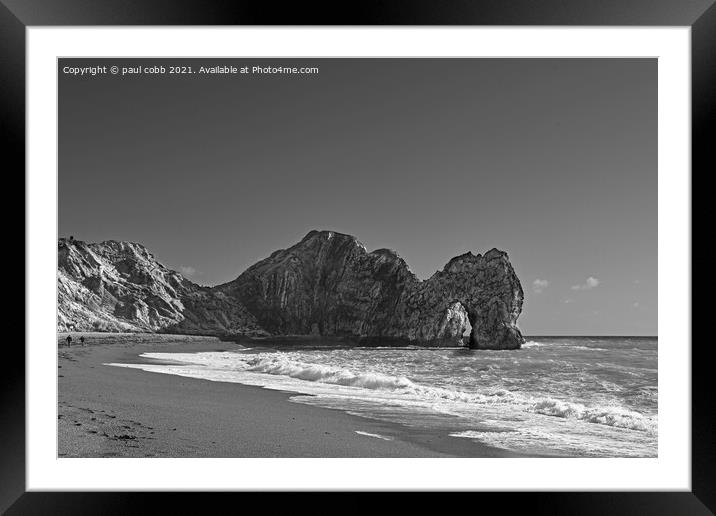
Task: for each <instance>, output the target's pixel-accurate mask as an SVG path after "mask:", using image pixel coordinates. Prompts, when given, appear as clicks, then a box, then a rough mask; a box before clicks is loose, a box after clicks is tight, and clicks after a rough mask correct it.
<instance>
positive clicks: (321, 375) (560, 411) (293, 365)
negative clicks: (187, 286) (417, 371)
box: [246, 354, 657, 434]
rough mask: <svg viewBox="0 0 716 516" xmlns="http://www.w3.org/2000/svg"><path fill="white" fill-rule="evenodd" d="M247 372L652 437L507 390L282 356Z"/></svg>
mask: <svg viewBox="0 0 716 516" xmlns="http://www.w3.org/2000/svg"><path fill="white" fill-rule="evenodd" d="M246 365H247V366H248V367H247V370H248V371H252V372H257V373H264V374H271V375H280V376H288V377H290V378H295V379H298V380H304V381H309V382H320V383H326V384H333V385H342V386H346V387H357V388H362V389H371V390H380V391H391V392H396V393H400V394H404V395H409V396H415V397H417V398H419V399H422V400H436V401H440V400H442V401H450V402H459V403H467V404H471V405H493V406H494V405H509V406H512V407H513V408H518V409H521V410H524V411H528V412H533V413H536V414H542V415H545V416H554V417H560V418H565V419H573V420H580V421H584V422H587V423H597V424H601V425H607V426H611V427H616V428H624V429H630V430H638V431H642V432H647V433H649V434H655V433H656V428H657V422H656V419H655V418H654V417H650V416H645V415H644V414H641V413H639V412H636V411H633V410H629V409H627V408H624V407H621V406H617V405H605V406H601V405H599V406H592V407H589V406H586V405H583V404H581V403H575V402H570V401H564V400H559V399H554V398H550V397H531V396H527V395H524V394H521V393H515V392H512V391H509V390H507V389H492V390H490V389H486V390H483V391H481V392H464V391H460V390H454V389H448V388H441V387H433V386H426V385H421V384H417V383H415V382H413V381H412V380H410V379H409V378H406V377H404V376H391V375H386V374H381V373H374V372H361V373H356V372H354V371H351V370H348V369H344V368H340V367H334V366H327V365H321V364H313V363H306V362H300V361H295V360H291V359H289V358H287V357H286V356H284V355H282V354H271V355H269V356H258V357H255V358H251V359H249V360H247V361H246Z"/></svg>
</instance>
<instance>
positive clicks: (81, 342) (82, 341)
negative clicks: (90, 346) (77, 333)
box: [80, 335, 85, 346]
mask: <svg viewBox="0 0 716 516" xmlns="http://www.w3.org/2000/svg"><path fill="white" fill-rule="evenodd" d="M80 344H82V345H83V346H84V345H85V338H84V335H83V336H82V337H80Z"/></svg>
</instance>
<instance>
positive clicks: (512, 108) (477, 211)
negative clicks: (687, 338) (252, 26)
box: [58, 59, 658, 335]
mask: <svg viewBox="0 0 716 516" xmlns="http://www.w3.org/2000/svg"><path fill="white" fill-rule="evenodd" d="M98 65H99V66H102V65H105V66H107V67H108V69H109V67H110V66H113V65H116V66H118V67H119V68H120V70H121V68H122V67H128V66H137V65H139V66H141V67H146V66H151V65H158V66H164V67H165V69H168V68H169V66H177V65H182V66H191V67H192V69H193V70H194V71H195V72H197V73H193V74H169V73H163V74H150V73H142V74H134V75H122V74H121V73H119V74H117V75H113V74H111V73H104V74H102V73H100V74H97V75H88V74H85V75H74V74H70V73H64V72H63V69H65V67H67V66H71V67H86V66H98ZM216 65H233V66H236V67H237V68H239V69H240V67H242V66H248V67H249V70H250V69H251V68H250V67H253V66H257V65H260V66H292V67H293V66H295V67H317V68H318V73H314V74H302V75H286V74H258V73H247V74H241V73H237V74H221V75H217V74H214V75H209V74H201V73H198V69H199V67H200V66H216ZM58 80H59V171H58V180H59V235H60V236H69V235H73V236H74V237H75V238H77V239H80V240H85V241H90V242H94V241H102V240H109V239H115V240H129V241H133V242H139V243H142V244H144V245H145V246H146V247H147V248H148V249H149V250H150V251H151V252H152V253H153V254H154V255H155V256H156V257H157V258H158V259H159V261H160V262H162V263H163V264H164V265H166V266H167V267H170V268H173V269H176V270H178V271H180V272H182V273H183V274H184V275H186V276H187V277H188V278H189V279H191V280H192V281H195V282H196V283H199V284H203V285H216V284H220V283H224V282H227V281H230V280H233V279H234V278H236V277H237V276H238V275H239V274H240V273H241V272H243V271H244V270H245V269H246V268H247V267H248V266H250V265H251V264H253V263H255V262H256V261H258V260H260V259H263V258H265V257H267V256H268V255H270V254H271V253H272V252H273V251H275V250H277V249H283V248H286V247H290V246H291V245H293V244H295V243H296V242H298V241H299V240H300V239H301V238H303V237H304V236H305V235H306V233H308V232H309V231H310V230H312V229H327V230H334V231H339V232H342V233H348V234H351V235H355V236H356V237H357V238H358V239H359V240H360V241H361V242H363V243H364V244H365V245H366V247H367V248H368V249H369V250H373V249H377V248H382V247H387V248H391V249H394V250H396V251H397V252H398V253H399V254H400V255H401V256H402V257H403V258H404V259H405V260H406V261H407V262H408V264H409V266H410V267H411V269H412V270H413V271H414V272H415V273H416V274H417V275H418V277H420V278H422V279H426V278H428V277H430V276H431V275H432V274H433V273H434V272H435V271H437V270H439V269H442V267H443V266H444V265H445V264H446V263H447V262H448V261H449V260H450V258H452V257H453V256H456V255H458V254H462V253H464V252H466V251H472V252H474V253H484V252H486V251H488V250H489V249H491V248H493V247H496V248H499V249H502V250H504V251H507V253H508V254H509V257H510V260H511V262H512V264H513V266H514V268H515V271H516V273H517V275H518V277H519V278H520V281H521V283H522V286H523V288H524V291H525V302H524V306H523V313H522V315H521V317H520V319H519V321H518V323H519V326H520V328H521V329H522V331H523V333H524V334H526V335H656V334H657V263H658V262H657V231H658V228H657V61H656V60H655V59H220V60H219V59H214V60H212V59H196V60H192V59H143V60H137V59H111V60H110V59H61V60H60V61H59V69H58Z"/></svg>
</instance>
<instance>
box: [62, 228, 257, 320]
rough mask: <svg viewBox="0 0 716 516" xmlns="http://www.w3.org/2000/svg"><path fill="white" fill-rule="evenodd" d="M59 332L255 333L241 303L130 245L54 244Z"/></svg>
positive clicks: (103, 243)
mask: <svg viewBox="0 0 716 516" xmlns="http://www.w3.org/2000/svg"><path fill="white" fill-rule="evenodd" d="M57 326H58V330H59V331H130V332H131V331H167V332H182V333H219V332H223V333H232V332H237V333H244V332H245V333H251V332H258V333H263V332H261V331H260V328H259V327H258V326H257V325H256V321H255V319H254V318H253V317H252V316H251V314H249V313H248V312H246V310H245V309H244V307H243V306H241V305H240V303H237V302H236V301H235V300H233V299H229V298H226V297H225V296H223V295H220V294H213V293H212V292H211V290H210V289H208V288H206V287H200V286H199V285H196V284H194V283H192V282H191V281H189V280H187V279H186V278H184V277H183V276H182V275H181V274H179V273H178V272H175V271H172V270H170V269H167V268H166V267H164V266H163V265H162V264H160V263H159V262H157V261H156V259H155V258H154V256H153V255H152V254H151V253H149V251H147V249H146V248H145V247H144V246H142V245H140V244H135V243H131V242H117V241H107V242H102V243H98V244H86V243H85V242H81V241H67V240H64V239H61V240H60V241H59V243H58V322H57Z"/></svg>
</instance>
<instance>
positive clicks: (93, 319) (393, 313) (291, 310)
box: [58, 231, 524, 349]
mask: <svg viewBox="0 0 716 516" xmlns="http://www.w3.org/2000/svg"><path fill="white" fill-rule="evenodd" d="M58 253H59V261H58V263H59V271H58V305H59V310H58V312H59V315H58V330H59V331H154V332H169V333H195V334H197V333H199V334H208V335H228V336H252V337H261V336H284V335H311V336H315V337H319V336H321V337H338V338H346V339H349V340H350V339H353V340H355V341H358V342H363V343H370V342H382V343H386V342H389V343H395V344H417V345H430V346H456V345H463V344H465V343H466V344H468V345H469V346H470V347H472V348H478V349H516V348H519V347H520V346H521V344H522V343H523V342H524V339H523V338H522V335H521V333H520V331H519V329H518V327H517V318H518V317H519V315H520V313H521V311H522V302H523V291H522V287H521V285H520V282H519V279H518V278H517V275H516V274H515V271H514V269H513V268H512V265H511V264H510V261H509V259H508V257H507V253H505V252H503V251H499V250H497V249H492V250H490V251H488V252H487V253H485V254H484V255H479V254H477V255H474V254H472V253H466V254H464V255H461V256H457V257H455V258H453V259H452V260H450V261H449V262H448V263H447V265H445V267H444V268H443V269H442V270H441V271H438V272H436V273H435V274H434V275H433V276H432V277H431V278H429V279H427V280H424V281H421V280H419V279H418V278H417V277H416V276H415V275H414V274H413V273H412V271H411V270H410V268H409V267H408V265H407V263H406V262H405V260H403V259H402V258H401V257H400V256H398V255H397V254H396V253H395V252H394V251H391V250H389V249H378V250H375V251H372V252H368V250H367V249H366V248H365V246H364V245H363V244H361V243H360V242H359V241H358V240H357V239H356V238H355V237H353V236H350V235H345V234H342V233H337V232H334V231H311V232H310V233H308V234H307V235H306V236H305V237H304V238H303V240H301V241H300V242H299V243H297V244H296V245H294V246H292V247H290V248H288V249H282V250H279V251H276V252H274V253H273V254H271V255H270V256H269V257H268V258H266V259H264V260H261V261H260V262H258V263H256V264H254V265H253V266H251V267H249V268H248V269H247V270H246V271H245V272H244V273H242V274H241V275H240V276H239V277H238V278H236V279H235V280H233V281H231V282H229V283H225V284H223V285H218V286H215V287H202V286H199V285H196V284H195V283H192V282H191V281H189V280H187V279H186V278H184V277H183V276H182V275H181V274H179V273H178V272H175V271H172V270H169V269H167V268H166V267H164V266H163V265H161V264H160V263H158V262H157V260H156V259H155V258H154V257H153V256H152V255H151V254H150V253H149V252H148V251H147V250H146V249H145V248H144V247H143V246H141V245H139V244H134V243H128V242H116V241H108V242H102V243H97V244H86V243H84V242H80V241H69V240H65V239H60V241H59V244H58Z"/></svg>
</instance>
